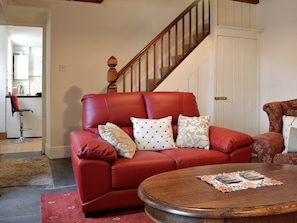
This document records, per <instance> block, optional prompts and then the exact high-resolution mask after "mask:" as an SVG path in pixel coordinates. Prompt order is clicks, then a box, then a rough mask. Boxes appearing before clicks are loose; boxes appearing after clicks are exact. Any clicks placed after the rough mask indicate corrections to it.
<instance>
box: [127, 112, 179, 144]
mask: <svg viewBox="0 0 297 223" xmlns="http://www.w3.org/2000/svg"><path fill="white" fill-rule="evenodd" d="M131 121H132V123H133V134H134V141H135V143H136V146H137V149H138V150H164V149H172V148H176V146H175V143H174V139H173V132H172V126H171V121H172V117H171V116H168V117H166V118H161V119H142V118H134V117H131Z"/></svg>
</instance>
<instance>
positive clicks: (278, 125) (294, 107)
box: [263, 99, 297, 133]
mask: <svg viewBox="0 0 297 223" xmlns="http://www.w3.org/2000/svg"><path fill="white" fill-rule="evenodd" d="M263 110H264V111H265V112H266V113H267V115H268V119H269V132H277V133H281V132H282V128H283V119H282V117H283V115H287V116H295V117H297V99H293V100H289V101H277V102H269V103H266V104H264V105H263Z"/></svg>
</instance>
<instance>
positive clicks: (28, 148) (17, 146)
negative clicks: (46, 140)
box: [0, 138, 42, 154]
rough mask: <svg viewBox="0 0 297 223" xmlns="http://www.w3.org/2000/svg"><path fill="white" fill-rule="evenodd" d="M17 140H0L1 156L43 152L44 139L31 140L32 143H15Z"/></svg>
mask: <svg viewBox="0 0 297 223" xmlns="http://www.w3.org/2000/svg"><path fill="white" fill-rule="evenodd" d="M15 140H16V139H5V140H0V154H7V153H23V152H41V150H42V138H30V139H29V140H31V141H30V142H24V143H14V141H15Z"/></svg>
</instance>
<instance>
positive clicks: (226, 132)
mask: <svg viewBox="0 0 297 223" xmlns="http://www.w3.org/2000/svg"><path fill="white" fill-rule="evenodd" d="M209 140H210V147H211V148H212V149H214V150H217V151H220V152H223V153H231V152H233V151H235V150H236V149H238V148H241V147H244V146H249V145H250V144H251V143H252V142H253V139H252V137H251V136H249V135H247V134H245V133H242V132H238V131H234V130H231V129H226V128H222V127H217V126H211V127H210V129H209Z"/></svg>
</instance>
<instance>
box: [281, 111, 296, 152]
mask: <svg viewBox="0 0 297 223" xmlns="http://www.w3.org/2000/svg"><path fill="white" fill-rule="evenodd" d="M291 127H294V128H297V117H294V116H286V115H284V116H283V137H284V145H285V150H284V151H283V153H287V152H288V144H289V137H290V130H291Z"/></svg>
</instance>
